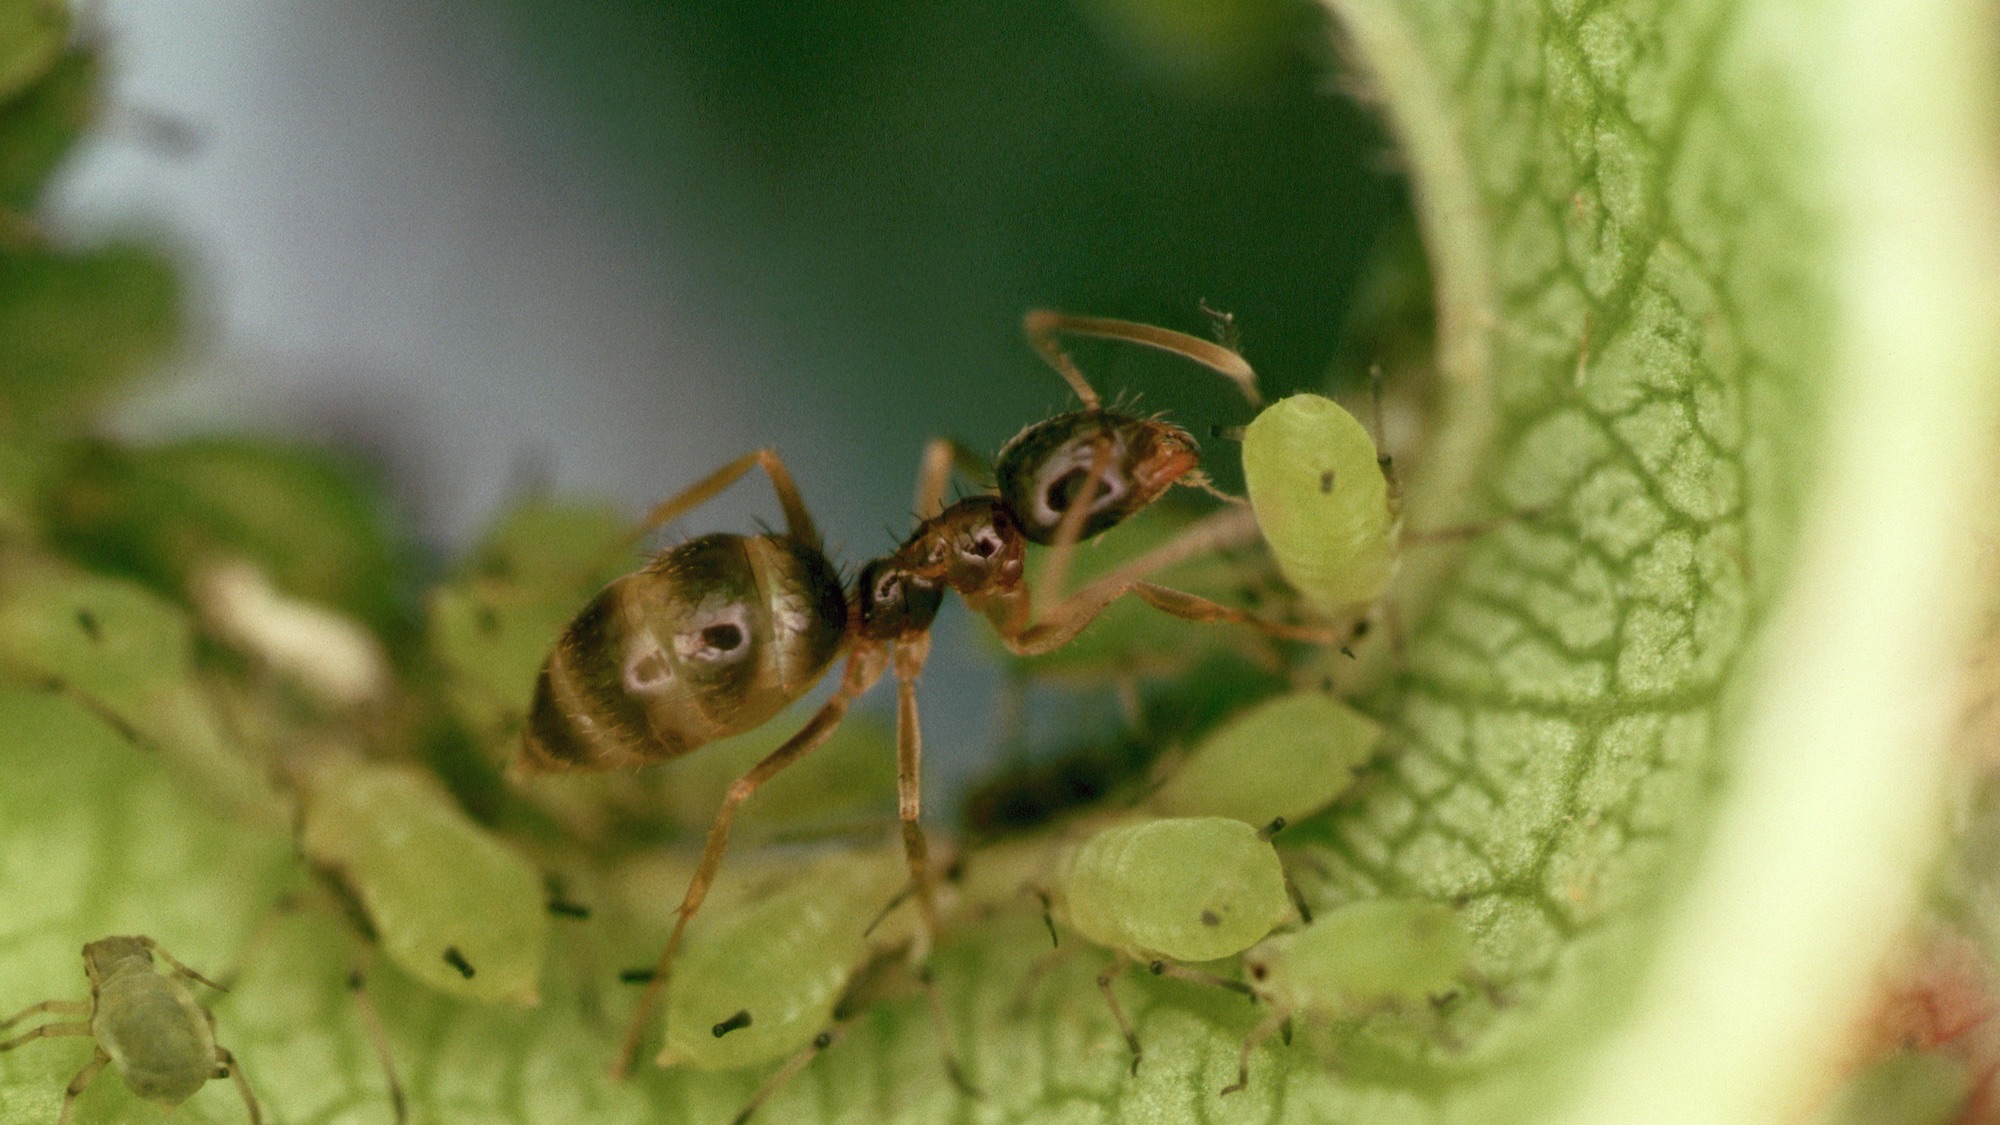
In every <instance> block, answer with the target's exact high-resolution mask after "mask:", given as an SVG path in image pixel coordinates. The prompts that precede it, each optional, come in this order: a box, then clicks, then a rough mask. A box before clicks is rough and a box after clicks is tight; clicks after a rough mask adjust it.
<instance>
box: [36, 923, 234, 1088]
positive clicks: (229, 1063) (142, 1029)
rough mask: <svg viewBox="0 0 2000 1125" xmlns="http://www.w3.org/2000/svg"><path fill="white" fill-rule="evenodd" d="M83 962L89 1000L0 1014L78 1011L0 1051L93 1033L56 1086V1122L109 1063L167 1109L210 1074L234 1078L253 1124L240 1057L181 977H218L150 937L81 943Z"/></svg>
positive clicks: (57, 1002) (201, 979)
mask: <svg viewBox="0 0 2000 1125" xmlns="http://www.w3.org/2000/svg"><path fill="white" fill-rule="evenodd" d="M155 957H158V958H159V959H160V960H162V961H165V962H166V963H167V965H168V966H169V967H170V968H171V970H172V974H171V975H163V974H161V973H160V972H159V969H158V967H157V966H155V965H154V963H153V958H155ZM83 970H84V973H85V975H86V976H88V977H89V979H90V999H89V1000H87V1001H73V1000H45V1001H43V1002H41V1003H39V1004H34V1005H30V1006H29V1007H28V1008H27V1009H25V1010H24V1011H22V1012H20V1013H18V1014H16V1015H15V1016H13V1017H11V1018H9V1019H7V1020H4V1021H0V1028H7V1027H12V1026H13V1025H14V1024H17V1023H19V1022H21V1021H22V1020H24V1019H27V1018H28V1017H30V1016H35V1015H52V1016H71V1017H80V1020H79V1021H78V1022H57V1023H45V1024H42V1025H41V1026H39V1027H36V1028H35V1029H33V1030H32V1031H29V1032H27V1033H25V1034H22V1035H17V1036H15V1037H14V1038H12V1039H8V1040H6V1041H5V1042H0V1051H10V1050H12V1049H14V1048H15V1047H19V1046H21V1045H22V1044H24V1043H29V1042H32V1041H34V1040H36V1039H43V1038H53V1037H56V1036H71V1035H75V1036H89V1037H91V1038H93V1039H95V1040H96V1041H97V1051H96V1053H95V1054H94V1055H92V1056H91V1059H90V1061H89V1062H88V1063H85V1064H84V1067H83V1069H82V1070H79V1071H77V1073H76V1077H75V1078H72V1079H71V1080H70V1083H69V1087H68V1088H67V1089H65V1090H64V1091H63V1101H62V1110H61V1112H60V1113H59V1114H58V1115H57V1117H56V1125H69V1119H70V1114H71V1113H72V1112H73V1111H74V1110H75V1108H76V1100H77V1098H78V1097H80V1096H82V1094H83V1091H84V1088H85V1087H87V1086H89V1085H90V1083H91V1082H92V1081H93V1080H94V1079H95V1078H96V1077H97V1076H98V1074H100V1073H101V1072H102V1071H103V1070H104V1068H105V1067H106V1066H110V1067H113V1068H115V1069H116V1070H117V1071H118V1076H119V1077H120V1078H122V1079H124V1080H125V1085H126V1086H127V1087H129V1088H130V1089H131V1091H132V1092H133V1093H134V1094H137V1095H138V1096H139V1097H142V1098H145V1099H146V1100H147V1101H151V1102H157V1103H158V1104H160V1105H161V1106H164V1107H165V1108H167V1109H172V1108H173V1107H175V1106H177V1105H179V1104H181V1103H182V1102H184V1101H186V1100H188V1098H190V1097H192V1096H193V1095H194V1092H195V1091H196V1090H199V1089H201V1088H202V1086H204V1085H206V1084H207V1082H208V1080H209V1079H211V1078H230V1079H233V1080H235V1082H236V1090H237V1092H238V1093H240V1094H241V1095H243V1106H244V1108H245V1109H247V1110H249V1111H250V1122H251V1125H260V1123H261V1122H262V1121H263V1115H262V1114H261V1113H260V1112H259V1111H258V1109H257V1098H256V1095H254V1094H252V1093H251V1092H250V1082H249V1080H248V1079H246V1078H244V1077H243V1068H242V1066H241V1064H239V1063H237V1061H236V1058H235V1056H233V1055H231V1054H230V1053H229V1051H228V1050H227V1049H226V1048H224V1047H222V1046H220V1045H218V1044H217V1043H216V1041H215V1017H214V1016H213V1015H211V1014H210V1013H209V1011H208V1010H207V1009H206V1008H203V1007H202V1006H201V1005H199V1004H197V1003H195V1000H194V997H193V996H192V995H190V994H189V993H188V990H187V986H186V985H184V984H182V983H181V979H186V980H193V981H199V982H200V983H202V984H205V985H208V986H209V987H210V988H217V989H219V988H220V987H221V986H220V985H218V984H216V983H215V982H213V981H211V980H209V979H207V978H206V977H203V976H202V975H201V974H200V973H197V972H195V971H194V970H193V969H190V968H188V967H187V966H186V965H183V964H181V963H180V962H179V961H176V960H174V959H173V957H172V956H171V955H169V954H168V953H167V951H166V950H164V949H161V948H160V946H159V943H158V942H155V941H154V940H153V939H152V938H149V937H108V938H100V939H98V940H97V941H93V942H91V943H90V944H88V945H86V946H84V947H83ZM177 978H179V979H177Z"/></svg>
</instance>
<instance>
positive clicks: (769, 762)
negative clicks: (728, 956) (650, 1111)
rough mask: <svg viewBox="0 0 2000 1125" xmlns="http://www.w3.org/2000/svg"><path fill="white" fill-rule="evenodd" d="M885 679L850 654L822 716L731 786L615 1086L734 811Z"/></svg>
mask: <svg viewBox="0 0 2000 1125" xmlns="http://www.w3.org/2000/svg"><path fill="white" fill-rule="evenodd" d="M881 676H882V658H881V654H880V653H879V652H877V651H874V650H872V649H868V648H861V649H857V650H856V651H854V652H852V653H850V654H849V655H848V658H847V671H846V673H845V674H844V675H843V676H842V677H841V682H840V687H839V688H838V689H837V690H835V691H834V693H833V695H832V696H831V697H830V698H828V699H827V701H826V702H825V703H824V704H822V705H821V706H820V709H819V711H818V712H817V713H815V714H814V715H813V717H812V718H811V719H809V720H807V722H806V725H805V726H803V727H801V728H799V732H798V733H797V734H794V735H793V736H792V737H791V738H790V739H787V740H786V741H785V743H784V745H782V746H779V747H778V748H777V749H776V750H773V751H771V752H770V753H769V754H767V755H765V757H764V760H763V761H760V762H758V763H757V764H756V765H754V766H752V767H750V772H748V773H746V774H744V775H743V776H742V777H739V778H737V779H736V781H735V782H734V783H733V784H731V785H730V787H729V795H728V796H726V797H724V798H723V801H722V807H721V808H719V809H717V810H716V812H715V820H714V822H713V823H711V824H710V825H709V828H708V841H707V843H705V844H703V845H702V849H701V863H700V864H699V865H698V866H697V867H696V868H695V872H694V878H692V879H690V880H688V889H687V893H686V894H685V895H683V896H682V897H681V904H680V906H679V907H678V908H676V910H675V913H676V914H677V915H678V917H676V918H675V919H674V929H673V933H671V934H669V935H668V936H667V947H666V949H665V950H664V951H662V952H661V953H660V960H659V962H658V963H657V964H656V965H655V966H654V968H653V979H652V980H650V981H648V982H647V984H646V991H645V994H644V995H642V996H641V997H640V998H639V1006H638V1008H637V1009H636V1010H635V1011H634V1012H633V1013H632V1019H631V1022H630V1023H628V1024H626V1025H625V1039H624V1041H623V1042H622V1043H620V1044H619V1047H618V1057H617V1058H616V1059H614V1060H612V1064H611V1077H612V1079H613V1080H614V1081H622V1080H623V1079H624V1078H625V1076H626V1075H628V1074H630V1073H631V1072H632V1061H633V1058H634V1057H635V1056H637V1055H638V1053H639V1044H640V1042H641V1041H642V1040H644V1039H645V1037H646V1024H647V1023H648V1022H649V1021H650V1019H651V1017H652V1014H653V1009H654V1008H655V1007H657V1006H658V1005H659V1002H660V998H661V997H662V996H664V995H665V994H666V990H667V982H668V980H670V979H671V978H672V975H673V967H674V953H675V952H676V951H677V950H679V949H680V945H681V938H682V936H683V935H685V934H686V933H687V924H688V920H689V919H691V918H693V917H694V915H695V912H696V911H698V910H700V909H701V902H702V900H703V899H704V898H707V897H708V888H709V884H711V883H713V882H714V881H715V872H716V869H717V868H719V867H721V866H722V853H723V851H724V850H725V849H726V848H727V847H728V846H729V826H730V824H731V822H732V821H734V820H735V819H736V807H737V806H738V805H741V804H742V803H743V802H744V801H746V800H748V799H749V798H750V795H751V794H753V793H755V792H756V791H757V790H758V788H759V787H760V786H762V785H763V784H764V783H765V782H766V781H769V780H770V779H771V778H772V777H773V776H775V775H776V774H777V773H778V772H779V771H780V770H783V769H784V768H785V767H786V766H789V765H791V764H792V763H793V762H796V761H798V760H799V759H800V758H803V757H805V756H806V755H807V754H810V753H812V752H813V751H814V750H817V749H818V748H819V746H820V744H821V743H823V742H825V741H826V740H827V737H828V736H829V735H831V734H832V733H833V729H834V728H835V727H837V726H839V725H840V721H841V719H843V718H845V717H846V715H847V708H848V706H849V705H850V704H852V703H853V702H854V697H855V696H857V695H860V694H861V693H862V692H864V691H867V690H868V689H869V688H870V687H872V686H874V683H875V681H876V680H878V679H880V678H881Z"/></svg>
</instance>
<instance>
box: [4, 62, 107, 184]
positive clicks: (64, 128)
mask: <svg viewBox="0 0 2000 1125" xmlns="http://www.w3.org/2000/svg"><path fill="white" fill-rule="evenodd" d="M102 78H103V68H102V67H101V66H100V65H99V59H98V56H97V55H96V53H95V52H92V51H83V50H78V51H71V52H70V53H68V54H67V55H64V56H63V57H62V58H61V59H60V60H59V61H58V62H57V63H56V65H55V67H54V68H53V69H52V70H50V71H49V72H48V73H47V74H45V75H43V76H42V79H41V81H40V82H37V83H36V84H35V85H34V86H32V87H30V88H29V89H28V90H27V91H25V92H24V93H22V95H21V96H20V97H18V98H16V99H14V100H13V101H11V102H8V103H6V104H5V105H0V207H4V208H10V209H12V210H14V211H16V212H26V211H28V210H29V209H31V208H32V207H33V206H34V205H35V200H36V198H37V197H38V196H39V195H40V194H41V191H42V185H44V184H46V183H47V182H48V179H49V176H50V175H51V174H53V173H54V172H55V170H56V167H57V165H59V164H61V163H62V160H63V158H64V157H65V156H68V155H69V153H70V150H71V149H72V148H74V147H75V146H76V142H77V141H78V140H79V139H81V138H82V136H83V130H84V128H85V127H86V126H88V125H89V124H90V122H91V119H92V117H94V116H95V114H96V111H97V103H98V87H99V84H100V82H101V80H102Z"/></svg>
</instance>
